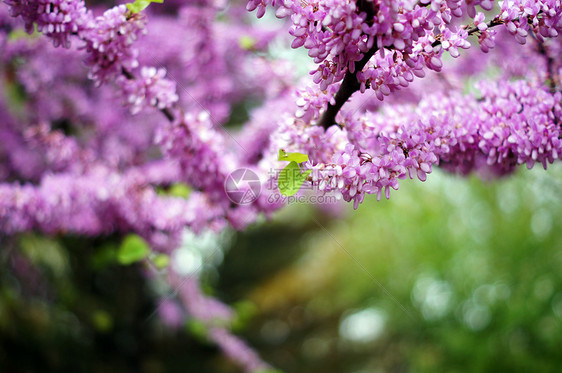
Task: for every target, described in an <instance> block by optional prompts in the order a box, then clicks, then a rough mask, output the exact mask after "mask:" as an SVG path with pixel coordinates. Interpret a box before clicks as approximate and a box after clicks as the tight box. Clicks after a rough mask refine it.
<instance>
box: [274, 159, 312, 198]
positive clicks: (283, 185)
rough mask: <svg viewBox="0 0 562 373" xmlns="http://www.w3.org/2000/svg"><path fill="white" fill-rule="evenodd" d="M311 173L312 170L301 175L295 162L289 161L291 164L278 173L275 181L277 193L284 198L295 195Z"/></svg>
mask: <svg viewBox="0 0 562 373" xmlns="http://www.w3.org/2000/svg"><path fill="white" fill-rule="evenodd" d="M311 172H312V170H307V171H305V172H303V173H301V169H300V167H299V165H298V164H297V162H295V161H291V163H289V164H288V165H287V167H285V168H284V169H283V170H281V172H280V173H279V178H278V179H277V185H278V186H279V191H280V192H281V194H282V195H284V196H286V197H290V196H292V195H295V194H296V193H297V192H298V191H299V190H300V188H301V186H302V184H303V183H304V182H305V180H306V178H307V177H308V175H310V173H311Z"/></svg>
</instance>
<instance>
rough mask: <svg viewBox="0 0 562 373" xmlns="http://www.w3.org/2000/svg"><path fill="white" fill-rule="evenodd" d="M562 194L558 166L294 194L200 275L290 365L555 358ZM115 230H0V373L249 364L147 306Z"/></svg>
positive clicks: (539, 364)
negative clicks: (313, 200)
mask: <svg viewBox="0 0 562 373" xmlns="http://www.w3.org/2000/svg"><path fill="white" fill-rule="evenodd" d="M561 192H562V167H561V166H560V164H557V165H555V166H553V167H551V168H550V169H549V170H548V171H544V170H542V169H538V168H536V169H533V170H531V171H527V170H526V169H521V170H519V171H518V172H517V174H516V175H513V176H511V177H509V178H505V179H500V180H494V181H483V180H481V179H478V178H476V177H469V178H461V177H457V176H454V175H450V174H446V173H444V172H440V171H439V170H437V171H436V172H434V174H432V175H431V177H430V178H429V180H428V181H427V182H426V183H420V182H412V181H404V182H403V183H402V185H401V188H400V190H399V191H397V192H393V194H392V197H391V199H390V200H389V201H381V202H376V200H375V199H373V198H367V201H366V203H364V204H363V205H361V206H360V208H359V209H358V210H357V211H353V210H352V209H350V206H347V205H346V206H343V208H340V207H335V206H323V207H321V208H318V207H314V206H311V205H291V206H289V207H288V208H286V209H284V210H282V211H281V212H279V213H278V214H277V215H276V216H275V217H274V218H273V219H272V220H271V221H263V222H261V223H260V224H256V225H254V226H252V227H251V228H250V229H249V230H247V231H246V232H243V233H234V232H231V233H230V234H227V235H222V236H221V238H220V240H219V241H220V245H221V248H222V250H223V251H221V254H222V255H219V256H220V258H219V260H217V259H216V257H215V258H214V259H213V260H207V261H205V256H202V257H201V260H202V261H203V263H206V264H205V265H204V270H203V271H202V272H201V273H200V276H201V279H202V282H203V284H204V289H205V291H206V292H208V293H209V294H213V295H214V296H217V297H219V298H220V299H222V300H223V301H225V302H227V303H228V304H231V305H233V306H234V308H235V309H236V310H237V318H236V323H235V331H236V333H237V334H238V335H240V336H242V337H243V338H245V339H246V340H247V341H248V342H249V344H250V345H252V346H253V347H255V348H256V350H257V351H258V352H259V353H260V355H261V356H262V357H263V358H264V359H265V360H266V361H268V362H270V363H271V364H272V365H274V366H275V367H277V368H279V369H281V370H283V371H285V372H338V373H340V372H342V373H344V372H350V373H363V372H436V371H437V372H439V371H447V372H455V371H457V372H482V371H484V372H487V371H489V372H492V371H493V372H496V371H514V372H519V371H521V372H529V371H533V372H555V371H560V367H561V366H562V250H561V249H562V226H561V224H562V223H561V217H562V201H561V199H560V195H561ZM219 241H217V242H219ZM118 242H119V238H118V237H106V238H104V239H100V240H98V241H91V240H86V239H83V238H80V237H70V238H69V237H64V238H63V237H41V236H36V235H27V236H20V237H16V238H12V239H8V238H3V241H2V242H1V243H0V244H1V245H2V250H0V266H1V268H0V371H1V372H59V371H64V372H66V371H68V372H102V371H103V372H219V373H220V372H237V371H238V370H237V368H236V367H235V366H233V365H232V364H231V363H229V362H228V361H227V360H225V359H224V358H223V357H222V356H221V355H220V353H219V352H218V350H217V349H216V347H214V346H213V345H211V344H208V343H207V342H206V341H205V338H204V337H202V336H201V335H200V334H199V333H198V332H197V330H195V329H194V328H193V327H192V326H191V327H190V326H189V325H187V326H186V327H183V328H180V329H178V330H171V329H169V328H166V327H164V325H162V324H161V322H160V321H159V320H158V318H157V317H149V315H150V314H151V313H152V311H153V310H154V309H155V307H156V303H157V300H158V297H157V295H158V294H160V295H162V290H159V289H158V288H157V287H156V286H154V283H152V282H151V281H150V280H148V279H147V277H146V276H144V275H143V274H142V272H143V270H144V269H143V268H142V265H140V264H136V265H132V266H121V265H118V264H116V262H115V261H114V260H113V259H112V257H111V255H108V254H107V253H111V252H112V250H113V249H114V247H115V245H116V244H117V243H118ZM197 242H199V241H198V238H195V239H192V243H195V246H197ZM188 246H189V244H188ZM164 293H165V292H164ZM187 324H189V323H187Z"/></svg>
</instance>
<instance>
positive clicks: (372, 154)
mask: <svg viewBox="0 0 562 373" xmlns="http://www.w3.org/2000/svg"><path fill="white" fill-rule="evenodd" d="M480 89H481V93H482V96H483V97H482V99H481V100H482V102H479V101H478V100H477V99H475V98H473V97H472V96H462V95H459V94H455V95H450V96H445V95H442V94H437V95H432V96H428V97H426V98H424V99H423V100H422V101H421V102H420V103H419V105H418V107H417V108H416V110H415V111H409V110H408V109H406V110H402V109H400V108H398V110H399V112H400V113H401V115H396V114H398V113H397V112H396V111H392V110H390V111H389V112H387V113H384V114H375V115H366V116H365V117H364V118H363V120H362V121H356V122H354V121H353V119H349V120H348V122H346V123H345V126H346V131H347V133H348V136H349V138H350V139H353V143H352V144H348V145H347V146H346V147H345V149H344V150H343V151H341V152H338V153H336V154H335V155H334V156H333V157H332V159H331V160H330V162H325V163H316V164H313V163H310V164H309V165H308V167H310V168H311V169H312V170H313V173H312V182H313V183H314V184H316V185H318V188H319V190H321V191H324V192H329V191H336V193H341V195H342V196H343V199H344V200H346V201H352V200H353V201H354V207H355V208H357V207H358V205H359V204H360V203H361V202H362V201H363V199H364V196H365V194H376V195H377V198H378V199H380V198H381V196H382V194H383V191H384V195H385V197H386V198H389V196H390V188H392V189H395V190H396V189H398V180H399V179H403V178H405V177H408V176H409V177H410V178H414V177H417V178H418V179H419V180H421V181H425V180H426V178H427V174H428V173H430V172H431V170H432V165H440V166H441V167H444V168H446V169H448V170H451V171H454V172H459V173H463V174H467V173H469V172H472V171H479V172H481V173H482V174H485V175H490V174H491V175H504V174H507V173H510V172H512V171H513V170H514V168H515V167H516V166H517V165H520V164H526V165H527V167H528V168H531V167H532V166H533V165H534V164H535V163H540V164H542V165H543V166H544V168H545V169H546V167H547V164H548V163H553V162H554V161H555V160H557V159H559V158H560V154H562V153H561V152H562V140H561V139H560V137H561V133H562V131H561V128H560V120H559V119H558V118H560V116H561V114H562V105H561V102H562V94H561V93H560V92H556V93H550V92H548V91H547V90H545V89H544V88H543V87H534V86H532V85H529V84H528V83H527V82H524V81H516V82H512V83H506V82H503V83H496V84H490V83H488V84H481V85H480ZM410 110H411V109H410Z"/></svg>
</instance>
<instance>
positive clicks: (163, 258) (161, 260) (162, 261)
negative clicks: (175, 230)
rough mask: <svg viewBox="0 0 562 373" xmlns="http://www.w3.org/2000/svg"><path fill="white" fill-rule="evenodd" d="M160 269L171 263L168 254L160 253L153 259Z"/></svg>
mask: <svg viewBox="0 0 562 373" xmlns="http://www.w3.org/2000/svg"><path fill="white" fill-rule="evenodd" d="M152 261H153V262H154V265H155V266H156V268H158V269H163V268H166V267H167V266H168V265H169V264H170V257H169V256H168V255H166V254H158V255H156V256H155V257H154V259H152Z"/></svg>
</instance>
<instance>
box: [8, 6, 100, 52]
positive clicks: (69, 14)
mask: <svg viewBox="0 0 562 373" xmlns="http://www.w3.org/2000/svg"><path fill="white" fill-rule="evenodd" d="M5 2H6V4H8V6H10V13H11V15H12V16H13V17H21V18H22V19H23V20H24V22H25V30H26V31H27V32H28V33H30V34H31V33H32V32H33V31H34V29H35V28H34V27H35V26H37V31H39V32H41V33H43V34H45V35H47V36H49V37H50V38H51V39H52V40H53V44H54V45H55V47H58V46H59V45H61V46H64V47H66V48H68V47H70V40H69V37H70V35H71V34H77V33H79V32H82V31H83V30H84V29H85V28H86V27H88V25H87V24H88V22H89V19H90V17H91V14H90V13H89V12H88V11H87V10H86V7H85V4H84V1H76V0H6V1H5Z"/></svg>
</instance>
